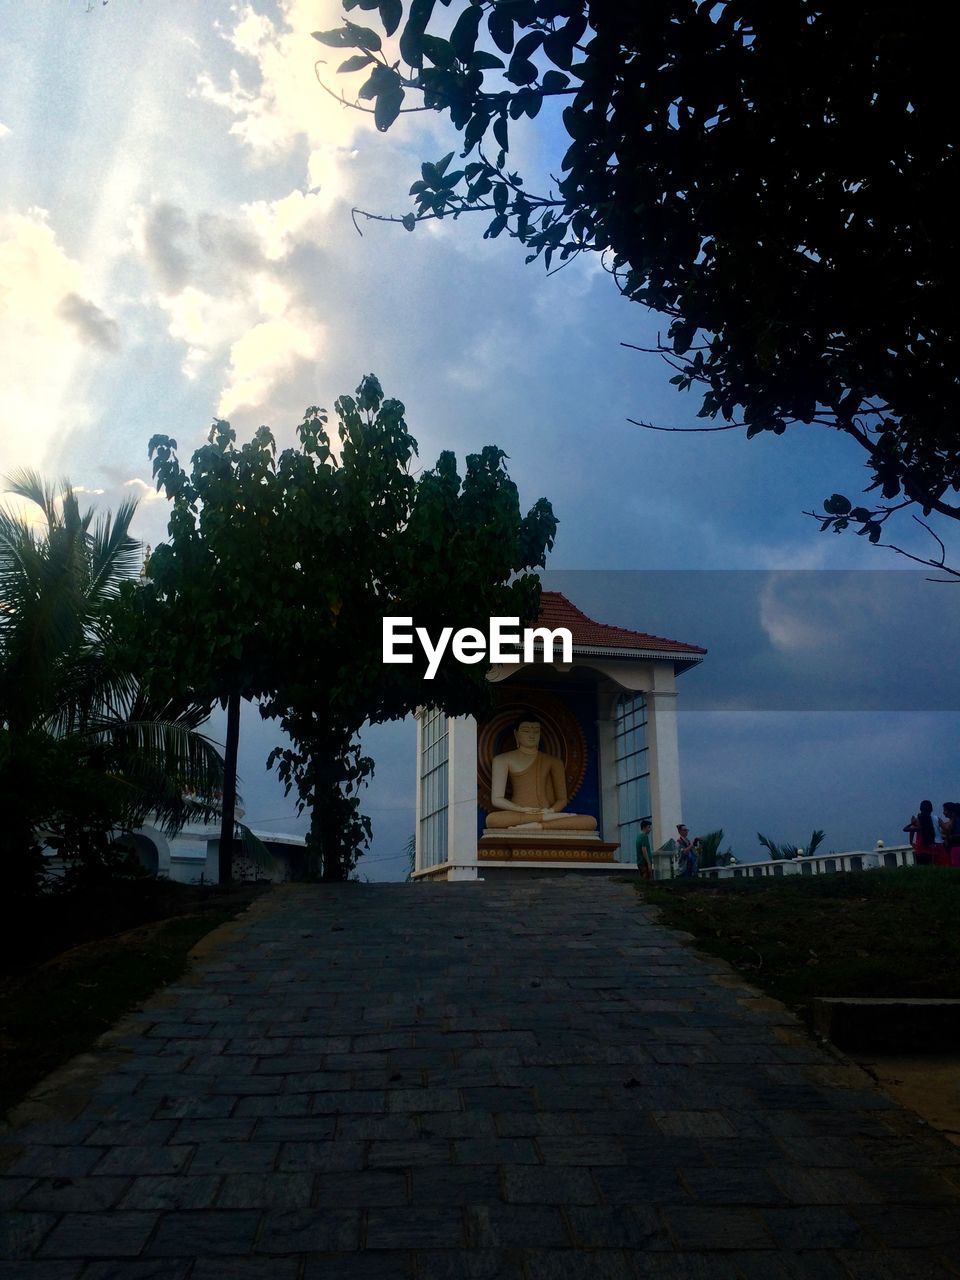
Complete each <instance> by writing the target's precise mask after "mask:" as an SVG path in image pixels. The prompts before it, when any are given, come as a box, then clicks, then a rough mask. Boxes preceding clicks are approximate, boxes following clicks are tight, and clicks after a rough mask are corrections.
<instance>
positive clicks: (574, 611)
mask: <svg viewBox="0 0 960 1280" xmlns="http://www.w3.org/2000/svg"><path fill="white" fill-rule="evenodd" d="M537 622H538V625H540V626H545V627H550V628H551V629H554V628H556V627H566V628H567V630H568V631H569V632H570V634H571V636H572V637H573V648H574V651H575V652H576V651H580V652H581V653H583V652H587V653H605V654H610V655H616V656H617V657H631V658H641V657H642V658H651V657H652V658H669V659H672V660H673V661H674V663H675V665H676V666H678V667H684V666H688V665H693V664H694V663H698V662H702V661H703V657H704V655H705V654H706V652H707V651H706V649H703V648H701V647H700V645H696V644H684V643H683V641H681V640H668V639H666V637H664V636H652V635H649V634H648V633H647V632H645V631H628V630H627V629H626V628H625V627H614V626H610V625H609V624H608V623H605V622H595V621H594V620H593V618H588V617H587V615H586V614H585V613H584V612H583V610H582V609H578V608H577V606H576V605H575V604H573V603H572V601H570V600H568V599H567V597H566V596H565V595H563V594H562V593H561V592H559V591H544V592H542V593H541V596H540V616H539V618H538V619H537Z"/></svg>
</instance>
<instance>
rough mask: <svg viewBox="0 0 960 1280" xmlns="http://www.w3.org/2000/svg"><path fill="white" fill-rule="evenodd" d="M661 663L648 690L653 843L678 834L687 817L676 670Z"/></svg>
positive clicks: (648, 740)
mask: <svg viewBox="0 0 960 1280" xmlns="http://www.w3.org/2000/svg"><path fill="white" fill-rule="evenodd" d="M659 668H660V664H659V663H658V664H657V670H656V673H655V684H656V686H657V687H656V688H654V689H653V690H651V691H650V692H648V693H647V695H646V699H647V742H648V744H649V748H650V752H649V759H650V806H651V810H652V814H651V816H652V818H653V847H654V848H655V849H658V848H659V847H660V845H662V844H664V843H665V842H666V841H667V840H675V839H676V837H677V823H678V822H682V821H683V809H682V807H681V801H680V746H679V741H678V738H677V692H676V688H675V687H673V686H674V676H673V672H672V671H661V670H660V669H659Z"/></svg>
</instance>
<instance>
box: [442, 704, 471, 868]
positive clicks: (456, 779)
mask: <svg viewBox="0 0 960 1280" xmlns="http://www.w3.org/2000/svg"><path fill="white" fill-rule="evenodd" d="M447 796H448V801H447V824H448V825H447V861H448V862H449V863H450V864H451V866H452V870H451V872H450V876H449V879H451V880H475V879H476V878H477V722H476V720H475V719H474V718H473V716H457V717H455V718H454V717H451V718H450V719H449V720H448V721H447Z"/></svg>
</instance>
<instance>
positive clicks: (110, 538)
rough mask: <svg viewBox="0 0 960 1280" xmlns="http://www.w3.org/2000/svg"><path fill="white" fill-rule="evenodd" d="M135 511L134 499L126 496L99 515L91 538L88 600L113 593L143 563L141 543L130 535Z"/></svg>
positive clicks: (95, 600)
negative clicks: (112, 512)
mask: <svg viewBox="0 0 960 1280" xmlns="http://www.w3.org/2000/svg"><path fill="white" fill-rule="evenodd" d="M136 510H137V500H136V499H135V498H128V499H126V500H125V501H124V502H122V503H121V504H120V506H119V508H118V509H117V511H116V513H115V514H114V515H112V516H111V514H110V512H109V511H107V512H105V513H104V514H103V515H101V516H99V517H98V519H97V523H96V525H95V526H94V531H93V538H92V541H91V564H90V589H89V596H90V600H91V603H92V602H97V603H99V602H100V601H102V600H103V599H105V598H110V597H112V596H115V595H116V594H117V592H118V590H119V589H120V583H121V582H126V581H128V580H129V579H130V578H135V577H136V576H137V574H138V573H139V572H140V567H141V564H142V562H143V544H142V543H141V542H139V541H138V540H137V539H136V538H133V537H131V535H130V523H131V521H132V520H133V517H134V515H135V514H136Z"/></svg>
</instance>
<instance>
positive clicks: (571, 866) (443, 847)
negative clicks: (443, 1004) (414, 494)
mask: <svg viewBox="0 0 960 1280" xmlns="http://www.w3.org/2000/svg"><path fill="white" fill-rule="evenodd" d="M537 625H538V626H542V627H547V628H549V629H550V630H555V629H556V628H559V627H565V628H567V629H568V630H569V631H570V633H571V635H572V637H573V662H572V663H571V664H569V665H567V664H564V663H560V662H545V661H536V662H533V663H523V662H517V663H513V664H506V665H500V666H495V667H493V668H492V669H491V670H490V672H489V674H488V676H487V678H488V680H490V681H491V682H492V683H494V684H495V685H497V690H496V703H495V709H494V711H493V713H492V714H491V715H490V716H489V717H488V718H487V719H485V720H484V721H483V723H481V724H478V723H477V721H476V720H475V719H473V717H470V716H464V717H457V718H453V717H450V716H446V715H444V714H443V713H442V712H438V711H433V710H425V711H421V712H419V713H418V715H417V811H416V863H415V871H414V876H415V878H425V877H432V878H437V879H448V880H475V879H477V878H478V877H480V878H484V879H489V878H494V877H496V876H503V875H516V874H518V873H519V874H531V873H533V874H536V873H537V872H543V871H549V872H552V873H553V874H556V872H557V871H560V870H563V871H578V872H591V873H599V874H603V873H606V874H610V873H623V872H627V871H631V870H634V871H635V870H636V856H635V839H636V835H637V833H638V831H639V828H640V820H641V819H642V818H645V817H648V816H649V817H650V818H652V821H653V847H654V849H656V848H658V847H659V846H660V845H661V844H663V843H665V842H666V841H667V840H668V839H670V838H672V837H673V836H674V835H675V834H676V824H677V823H678V822H679V821H680V820H681V807H680V762H679V752H678V746H677V689H676V678H677V676H678V675H681V674H682V673H683V672H684V671H688V670H689V669H690V668H691V667H694V666H697V665H698V664H699V663H700V662H702V661H703V658H704V655H705V653H706V650H705V649H702V648H700V647H699V646H697V645H691V644H684V643H682V642H680V641H677V640H667V639H664V638H662V637H660V636H651V635H647V634H645V633H643V632H639V631H629V630H625V629H624V628H622V627H616V626H609V625H607V624H604V623H599V622H594V621H593V619H591V618H588V617H587V616H586V614H584V613H583V612H581V610H580V609H578V608H577V607H576V606H575V605H573V604H572V603H571V602H570V601H569V600H568V599H567V598H566V597H565V596H563V595H561V594H560V593H559V592H555V591H545V592H543V596H542V604H541V612H540V617H539V619H538V623H537ZM518 716H519V717H520V718H521V719H535V720H537V721H538V723H539V724H540V726H541V732H542V743H541V748H542V751H543V752H544V753H545V754H547V753H548V754H549V755H550V756H552V757H554V758H557V757H559V758H560V759H561V760H562V762H563V768H564V773H565V776H566V783H567V788H566V789H567V804H566V805H565V806H564V808H565V809H566V811H567V812H568V813H571V814H572V813H575V812H576V813H580V814H585V815H589V816H592V817H593V818H595V819H596V831H595V832H592V833H584V832H582V831H581V832H572V831H571V832H564V831H561V830H554V831H549V832H548V831H538V832H530V831H525V830H521V829H517V830H513V831H511V830H506V831H504V830H498V831H496V832H491V831H490V830H489V829H488V828H487V829H485V822H486V815H487V814H488V813H490V812H491V809H492V807H493V800H492V796H491V769H492V764H491V762H492V760H493V758H494V756H496V755H497V754H499V753H503V752H505V751H509V749H510V748H511V747H512V746H513V745H514V742H513V726H514V724H515V723H516V721H517V719H518ZM548 825H549V824H548Z"/></svg>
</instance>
